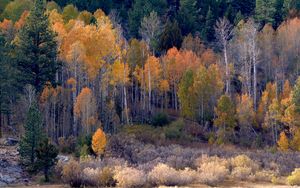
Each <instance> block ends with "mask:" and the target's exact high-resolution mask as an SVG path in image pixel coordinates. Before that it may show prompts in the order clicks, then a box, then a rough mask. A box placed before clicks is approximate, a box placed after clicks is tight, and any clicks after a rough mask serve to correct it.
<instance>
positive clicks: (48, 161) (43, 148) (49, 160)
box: [36, 138, 58, 182]
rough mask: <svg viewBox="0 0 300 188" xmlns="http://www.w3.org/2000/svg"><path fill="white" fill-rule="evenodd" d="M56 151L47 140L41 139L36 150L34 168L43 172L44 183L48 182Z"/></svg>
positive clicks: (55, 160)
mask: <svg viewBox="0 0 300 188" xmlns="http://www.w3.org/2000/svg"><path fill="white" fill-rule="evenodd" d="M57 155H58V150H57V148H56V147H55V146H54V145H53V144H51V143H50V141H49V139H48V138H46V139H43V141H41V142H40V143H39V145H38V147H37V149H36V157H37V162H36V166H37V168H38V169H39V170H42V171H43V172H44V176H45V181H46V182H48V181H49V171H50V169H51V167H52V166H54V165H55V163H56V162H57V159H56V157H57Z"/></svg>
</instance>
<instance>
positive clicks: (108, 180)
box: [99, 167, 116, 187]
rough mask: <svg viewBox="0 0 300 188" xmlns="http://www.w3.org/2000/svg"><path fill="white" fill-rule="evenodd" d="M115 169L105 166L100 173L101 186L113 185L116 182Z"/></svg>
mask: <svg viewBox="0 0 300 188" xmlns="http://www.w3.org/2000/svg"><path fill="white" fill-rule="evenodd" d="M113 177H114V172H113V169H111V168H109V167H104V168H103V169H102V170H101V171H100V173H99V181H100V184H99V185H100V186H107V187H112V186H114V185H115V184H116V181H115V180H114V178H113Z"/></svg>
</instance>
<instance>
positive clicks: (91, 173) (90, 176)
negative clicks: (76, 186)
mask: <svg viewBox="0 0 300 188" xmlns="http://www.w3.org/2000/svg"><path fill="white" fill-rule="evenodd" d="M99 174H100V170H99V169H98V168H96V169H93V168H85V169H83V171H82V179H83V184H84V185H87V186H98V185H99V184H100V182H99V181H100V180H99V176H100V175H99Z"/></svg>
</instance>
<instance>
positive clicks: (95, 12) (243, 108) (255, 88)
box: [0, 0, 300, 171]
mask: <svg viewBox="0 0 300 188" xmlns="http://www.w3.org/2000/svg"><path fill="white" fill-rule="evenodd" d="M36 2H39V3H36ZM36 2H35V3H33V2H31V1H30V0H28V2H26V1H25V0H24V1H19V0H14V1H9V0H8V1H3V2H2V1H1V3H0V15H1V20H2V21H1V22H0V68H1V69H0V130H4V129H5V130H8V131H11V130H13V132H18V133H19V134H20V135H21V134H23V133H21V132H19V131H16V130H22V129H20V127H21V126H20V124H22V123H23V122H24V121H25V120H26V122H27V123H26V124H25V136H26V137H25V138H24V142H22V144H24V147H31V148H32V149H31V153H30V155H29V154H28V155H27V154H24V157H26V158H29V157H30V160H28V161H29V162H31V163H33V162H34V161H35V160H36V159H35V158H36V156H35V155H36V154H37V153H36V152H35V151H36V147H37V146H38V143H36V142H34V143H33V145H32V143H30V142H29V141H28V140H27V139H31V137H34V138H32V140H36V139H37V138H36V136H39V134H34V133H33V132H30V131H28V130H31V129H34V130H36V131H39V132H40V130H39V129H40V126H41V128H42V129H44V130H45V131H44V133H45V134H47V135H48V136H49V137H50V139H51V141H53V142H57V143H58V142H59V138H61V137H64V138H67V137H70V136H74V137H78V136H82V135H90V134H92V133H94V132H95V131H96V130H98V131H99V130H103V131H104V132H106V133H110V134H113V133H115V132H117V131H118V130H120V128H121V127H122V125H125V124H135V123H141V124H145V123H151V121H152V119H153V117H154V116H155V114H157V113H158V112H161V113H162V112H163V113H166V114H169V115H171V114H172V116H174V117H175V118H178V117H183V118H185V119H189V120H191V121H193V122H197V123H198V124H199V127H201V128H203V129H205V130H206V131H207V132H210V133H216V134H213V136H212V137H211V138H207V139H210V140H215V141H216V143H223V142H233V143H241V144H243V145H247V146H251V145H253V144H256V145H261V144H265V145H276V144H278V145H279V147H280V148H281V150H287V147H288V148H291V149H296V150H298V149H299V138H300V136H299V135H300V133H299V132H300V130H299V126H300V123H299V118H300V79H298V80H297V77H298V75H299V62H300V56H299V54H300V46H299V45H300V41H299V38H300V19H299V18H298V17H297V16H298V10H299V9H300V7H299V3H298V1H295V0H267V1H261V0H256V1H253V0H242V1H237V0H236V1H235V0H234V1H228V2H227V1H196V0H180V1H166V0H150V1H142V0H135V1H116V0H115V1H93V0H90V1H76V0H73V1H68V0H65V1H58V2H57V3H56V2H54V1H50V2H47V3H46V2H45V1H43V0H37V1H36ZM23 3H25V4H24V5H23ZM25 5H26V6H25ZM293 85H294V86H293ZM33 106H35V108H33ZM26 112H28V113H29V117H25V115H24V114H26ZM39 113H41V114H39ZM39 116H41V117H39ZM31 118H34V120H35V121H33V120H31ZM31 121H32V122H31ZM99 128H101V129H99ZM1 132H2V131H1ZM96 133H97V132H96ZM98 134H99V135H100V136H99V135H98V136H97V134H96V135H95V136H94V137H95V144H96V145H99V144H97V142H96V141H97V139H96V136H97V137H103V136H101V135H102V134H103V135H104V133H102V132H101V134H100V133H98ZM210 136H211V134H210ZM207 137H209V136H207ZM287 140H290V144H289V145H288V146H287V143H286V142H287ZM260 141H262V143H260ZM28 144H31V146H28ZM48 144H49V143H48V141H45V142H44V143H41V145H43V146H44V147H45V148H46V149H47V148H48V149H49V151H50V150H53V151H54V149H53V148H52V147H50V146H49V145H48ZM95 144H93V148H94V149H95V150H97V151H95V152H96V153H98V154H101V153H102V150H103V147H102V145H105V144H102V143H100V146H96V145H95ZM94 145H95V146H94ZM40 151H43V149H40ZM54 155H55V152H54V154H53V156H54ZM40 157H42V156H41V155H40ZM40 161H41V162H43V159H40ZM49 165H50V164H49ZM44 170H46V171H47V169H44Z"/></svg>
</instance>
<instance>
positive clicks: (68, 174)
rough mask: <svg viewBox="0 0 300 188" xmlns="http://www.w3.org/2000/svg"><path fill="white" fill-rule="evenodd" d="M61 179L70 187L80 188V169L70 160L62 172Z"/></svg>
mask: <svg viewBox="0 0 300 188" xmlns="http://www.w3.org/2000/svg"><path fill="white" fill-rule="evenodd" d="M62 179H63V181H64V182H65V183H68V184H69V185H70V186H71V187H80V186H81V185H82V183H83V182H82V178H81V169H80V165H79V163H78V162H76V161H74V160H71V161H69V162H68V163H67V164H66V165H65V166H64V167H63V171H62Z"/></svg>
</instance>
